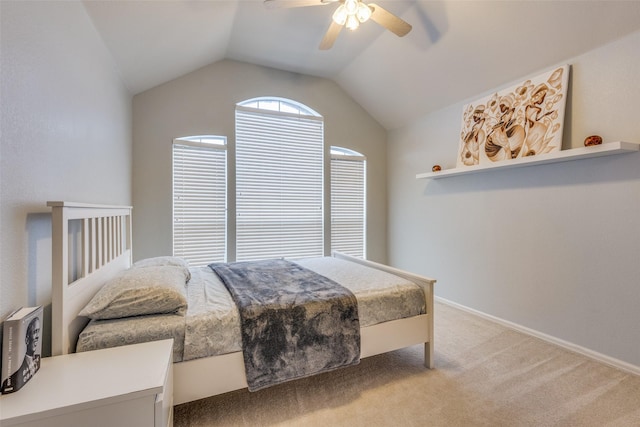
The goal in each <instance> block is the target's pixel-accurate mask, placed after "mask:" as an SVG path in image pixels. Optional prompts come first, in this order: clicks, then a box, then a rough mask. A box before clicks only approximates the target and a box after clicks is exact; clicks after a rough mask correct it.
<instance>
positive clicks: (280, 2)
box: [264, 0, 337, 9]
mask: <svg viewBox="0 0 640 427" xmlns="http://www.w3.org/2000/svg"><path fill="white" fill-rule="evenodd" d="M334 1H337V0H264V5H265V6H266V8H267V9H284V8H290V7H305V6H324V5H325V4H329V3H333V2H334Z"/></svg>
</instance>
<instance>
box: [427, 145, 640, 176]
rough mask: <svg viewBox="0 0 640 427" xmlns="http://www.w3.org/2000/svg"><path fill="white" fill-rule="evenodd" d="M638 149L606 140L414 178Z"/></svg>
mask: <svg viewBox="0 0 640 427" xmlns="http://www.w3.org/2000/svg"><path fill="white" fill-rule="evenodd" d="M637 151H640V144H637V143H635V142H624V141H617V142H608V143H606V144H601V145H595V146H592V147H580V148H572V149H570V150H562V151H558V152H556V153H549V154H541V155H538V156H531V157H522V158H519V159H513V160H507V161H502V162H499V163H495V164H490V165H477V166H467V167H459V168H453V169H444V170H441V171H440V172H426V173H419V174H417V175H416V179H439V178H446V177H449V176H458V175H468V174H472V173H480V172H488V171H491V170H494V169H511V168H518V167H524V166H533V165H544V164H549V163H558V162H568V161H570V160H578V159H588V158H590V157H600V156H611V155H613V154H623V153H633V152H637Z"/></svg>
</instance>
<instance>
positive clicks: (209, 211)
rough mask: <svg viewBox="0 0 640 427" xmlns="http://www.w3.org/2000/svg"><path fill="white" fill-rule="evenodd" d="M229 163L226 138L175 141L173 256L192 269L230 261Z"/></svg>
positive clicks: (194, 138)
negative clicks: (228, 246) (227, 202)
mask: <svg viewBox="0 0 640 427" xmlns="http://www.w3.org/2000/svg"><path fill="white" fill-rule="evenodd" d="M204 141H209V142H204ZM211 141H213V142H214V143H213V144H212V143H211ZM226 163H227V162H226V145H225V139H224V138H223V137H213V138H212V137H207V138H198V137H191V138H184V139H177V140H175V141H174V144H173V254H174V256H178V257H182V258H184V259H186V260H187V261H189V264H190V265H192V266H201V265H207V264H209V263H212V262H224V261H225V260H226V256H225V255H226V200H227V197H226V191H227V180H226V175H227V174H226Z"/></svg>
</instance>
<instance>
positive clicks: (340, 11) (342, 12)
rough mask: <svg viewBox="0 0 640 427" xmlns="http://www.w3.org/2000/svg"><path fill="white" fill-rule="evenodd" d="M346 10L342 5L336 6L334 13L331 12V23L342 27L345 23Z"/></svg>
mask: <svg viewBox="0 0 640 427" xmlns="http://www.w3.org/2000/svg"><path fill="white" fill-rule="evenodd" d="M347 16H348V14H347V9H346V8H345V7H344V4H341V5H340V6H338V8H337V9H336V11H335V12H333V21H334V22H335V23H336V24H338V25H344V24H345V23H346V22H347Z"/></svg>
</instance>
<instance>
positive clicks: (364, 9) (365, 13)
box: [356, 2, 371, 23]
mask: <svg viewBox="0 0 640 427" xmlns="http://www.w3.org/2000/svg"><path fill="white" fill-rule="evenodd" d="M356 17H357V18H358V21H360V23H363V22H366V21H367V20H369V18H371V9H370V8H369V6H367V5H366V4H364V3H362V2H360V3H359V4H358V11H357V12H356Z"/></svg>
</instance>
